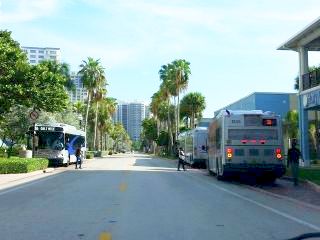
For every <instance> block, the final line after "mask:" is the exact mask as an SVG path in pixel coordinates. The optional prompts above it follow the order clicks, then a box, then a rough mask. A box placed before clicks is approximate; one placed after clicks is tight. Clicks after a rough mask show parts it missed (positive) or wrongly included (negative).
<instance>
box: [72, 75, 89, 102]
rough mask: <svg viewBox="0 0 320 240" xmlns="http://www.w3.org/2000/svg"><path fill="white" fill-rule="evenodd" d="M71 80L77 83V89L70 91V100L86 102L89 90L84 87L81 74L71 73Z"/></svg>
mask: <svg viewBox="0 0 320 240" xmlns="http://www.w3.org/2000/svg"><path fill="white" fill-rule="evenodd" d="M71 80H72V82H73V84H74V85H75V89H74V90H71V91H68V93H69V97H70V101H71V102H72V103H75V102H84V101H86V100H87V98H88V91H87V89H86V88H84V87H83V82H82V80H81V76H80V75H79V74H77V73H75V72H72V73H71Z"/></svg>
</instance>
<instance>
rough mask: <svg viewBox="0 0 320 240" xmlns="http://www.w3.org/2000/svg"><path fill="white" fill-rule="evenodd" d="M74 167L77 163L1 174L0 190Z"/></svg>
mask: <svg viewBox="0 0 320 240" xmlns="http://www.w3.org/2000/svg"><path fill="white" fill-rule="evenodd" d="M94 160H96V158H93V159H90V160H85V161H84V163H83V164H85V165H87V164H90V163H91V162H93V161H94ZM74 167H75V165H74V164H72V165H70V166H69V167H58V168H47V169H46V170H45V172H44V171H42V170H38V171H34V172H30V173H18V174H0V191H1V190H4V189H7V188H10V187H14V186H17V185H20V184H23V183H28V182H31V181H34V180H38V179H41V178H45V177H48V176H52V175H55V174H58V173H62V172H64V171H67V170H73V169H74Z"/></svg>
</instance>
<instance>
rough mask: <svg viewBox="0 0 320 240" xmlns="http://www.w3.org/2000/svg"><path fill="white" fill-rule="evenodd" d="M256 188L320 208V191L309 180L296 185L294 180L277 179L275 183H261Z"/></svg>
mask: <svg viewBox="0 0 320 240" xmlns="http://www.w3.org/2000/svg"><path fill="white" fill-rule="evenodd" d="M256 188H257V189H261V190H264V191H266V192H269V193H272V194H277V195H280V196H283V197H285V198H291V199H293V200H297V201H300V202H303V203H306V204H312V205H315V206H318V207H319V209H320V191H318V189H316V188H315V187H314V186H312V185H311V184H309V183H308V182H300V183H299V185H298V186H294V185H293V182H292V181H289V180H287V179H277V181H276V182H275V184H274V185H259V186H257V187H256Z"/></svg>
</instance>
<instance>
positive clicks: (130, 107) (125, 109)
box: [113, 102, 150, 141]
mask: <svg viewBox="0 0 320 240" xmlns="http://www.w3.org/2000/svg"><path fill="white" fill-rule="evenodd" d="M149 115H150V111H149V107H148V106H147V105H146V104H145V103H143V102H118V105H117V110H116V112H115V114H114V116H113V121H114V122H119V123H122V125H123V127H124V128H125V130H126V131H127V133H128V134H129V136H130V138H131V140H133V141H137V140H139V139H140V134H141V131H142V127H141V124H142V121H143V120H144V119H145V118H147V117H149Z"/></svg>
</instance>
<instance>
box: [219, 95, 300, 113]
mask: <svg viewBox="0 0 320 240" xmlns="http://www.w3.org/2000/svg"><path fill="white" fill-rule="evenodd" d="M297 101H298V98H297V94H296V93H272V92H254V93H252V94H250V95H248V96H246V97H244V98H241V99H239V100H238V101H236V102H234V103H232V104H230V105H228V106H225V107H223V108H221V109H219V110H217V111H215V112H214V115H215V116H216V115H217V114H218V113H219V112H220V111H221V110H222V109H228V110H262V111H270V112H274V113H276V114H278V115H280V116H281V118H282V119H283V118H285V116H286V114H287V112H288V111H290V110H294V109H295V110H297Z"/></svg>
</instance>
